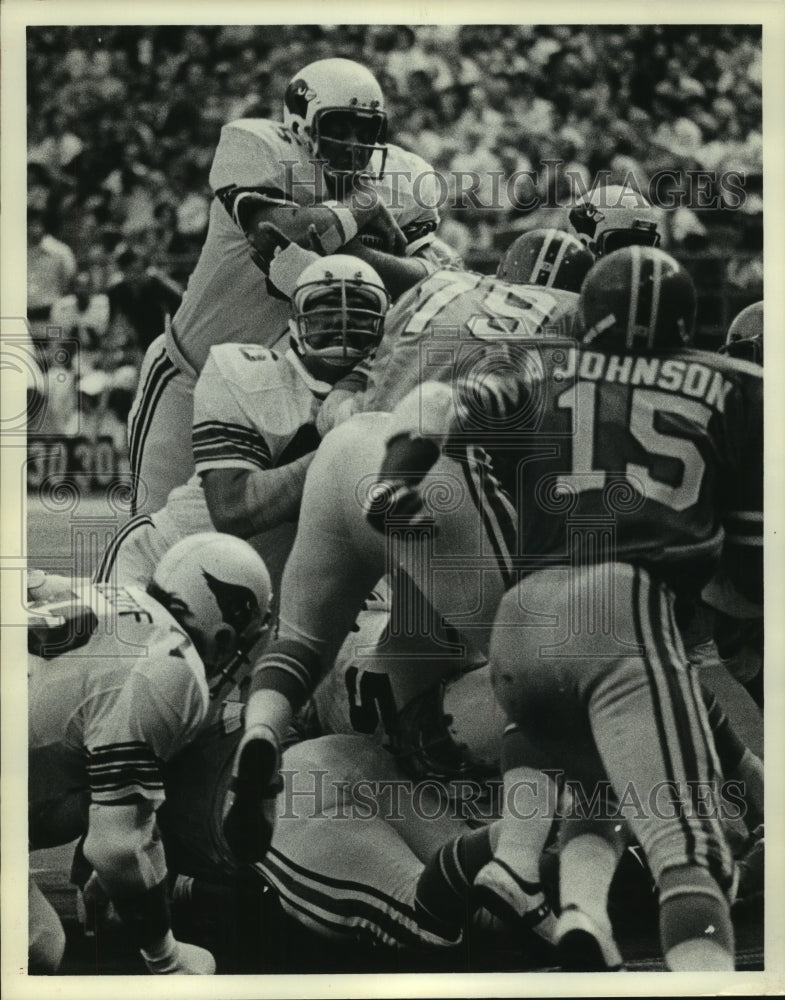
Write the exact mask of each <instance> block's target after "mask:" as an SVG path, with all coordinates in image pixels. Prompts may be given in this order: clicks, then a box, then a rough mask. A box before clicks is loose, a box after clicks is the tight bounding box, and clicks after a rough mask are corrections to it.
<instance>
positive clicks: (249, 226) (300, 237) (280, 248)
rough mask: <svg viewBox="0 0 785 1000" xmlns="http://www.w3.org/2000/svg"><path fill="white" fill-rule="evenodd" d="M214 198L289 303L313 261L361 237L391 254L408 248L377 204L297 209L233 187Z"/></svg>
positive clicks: (269, 195) (326, 204) (260, 193)
mask: <svg viewBox="0 0 785 1000" xmlns="http://www.w3.org/2000/svg"><path fill="white" fill-rule="evenodd" d="M216 196H217V197H218V199H219V200H220V201H221V203H222V204H223V206H224V208H225V209H226V210H227V212H229V214H230V215H231V217H232V219H233V220H234V222H235V223H236V224H237V225H238V226H239V228H240V229H242V231H243V233H244V234H245V237H246V239H247V240H248V243H249V245H250V249H251V256H252V258H253V260H254V261H255V263H256V264H257V265H258V266H259V268H260V269H261V270H262V271H263V272H264V273H265V274H266V275H267V277H268V278H269V279H270V281H271V282H272V284H273V285H274V286H275V287H276V288H277V289H278V290H279V291H280V292H282V293H283V294H284V295H286V296H287V297H290V296H291V294H292V292H293V291H294V287H295V284H296V282H297V278H298V277H299V276H300V274H301V272H302V271H303V270H304V269H305V268H306V267H307V266H308V265H309V264H310V263H312V261H314V260H316V259H317V258H318V257H319V256H325V255H327V254H332V253H337V252H338V251H339V250H341V249H342V248H343V247H346V246H347V245H350V246H355V244H356V243H357V242H358V241H357V240H356V237H357V235H358V233H360V232H363V231H368V232H369V233H373V234H374V238H375V239H378V240H379V241H380V242H381V244H382V245H383V246H385V247H387V248H389V249H390V250H391V251H392V252H393V253H402V252H403V251H404V249H405V247H406V238H405V236H404V235H403V233H402V232H401V230H400V228H399V227H398V224H397V223H396V222H395V220H394V219H393V217H392V215H391V214H390V212H389V211H388V210H387V209H386V208H385V206H384V205H383V204H382V203H381V201H379V200H378V199H373V200H372V201H371V204H369V205H368V206H365V205H357V204H352V203H348V202H342V201H326V202H322V203H320V204H317V205H297V204H296V203H295V202H292V201H289V200H286V199H285V198H284V197H280V198H278V199H274V193H271V192H265V191H258V190H255V191H254V190H243V189H240V188H238V187H236V186H234V185H232V186H230V187H228V188H224V189H222V190H220V191H218V192H216ZM347 252H350V251H347ZM351 252H353V251H351ZM381 277H382V278H384V275H381ZM417 280H419V279H417Z"/></svg>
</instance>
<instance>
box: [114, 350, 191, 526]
mask: <svg viewBox="0 0 785 1000" xmlns="http://www.w3.org/2000/svg"><path fill="white" fill-rule="evenodd" d="M194 384H195V381H194V379H193V377H192V376H191V375H188V374H186V373H184V372H182V371H180V369H179V368H178V367H177V366H176V365H175V364H174V362H173V361H172V359H171V358H170V357H169V354H168V353H167V350H166V346H165V342H164V336H163V334H162V335H161V336H160V337H158V338H156V340H154V341H153V342H152V344H151V345H150V346H149V348H148V349H147V353H146V354H145V357H144V361H143V362H142V370H141V372H140V374H139V386H138V388H137V391H136V398H135V399H134V402H133V405H132V407H131V411H130V413H129V415H128V457H129V462H130V465H131V475H132V477H133V485H134V500H133V504H132V512H133V513H135V514H141V513H152V512H153V511H155V510H160V508H161V507H163V506H164V504H165V503H166V498H167V497H168V495H169V493H170V492H171V490H173V489H174V487H175V486H179V485H181V484H182V483H184V482H186V481H187V480H188V479H189V478H190V476H191V475H193V471H194V460H193V452H192V448H191V425H192V423H193V390H194Z"/></svg>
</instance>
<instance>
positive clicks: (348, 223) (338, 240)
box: [319, 201, 358, 254]
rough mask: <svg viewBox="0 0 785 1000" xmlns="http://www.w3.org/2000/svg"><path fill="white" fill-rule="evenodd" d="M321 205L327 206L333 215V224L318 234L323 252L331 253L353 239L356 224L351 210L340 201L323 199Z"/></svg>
mask: <svg viewBox="0 0 785 1000" xmlns="http://www.w3.org/2000/svg"><path fill="white" fill-rule="evenodd" d="M323 205H324V207H325V208H329V209H330V211H331V212H332V213H333V215H334V216H335V224H334V225H331V226H330V228H329V229H327V230H326V231H325V232H324V233H320V235H319V240H320V242H321V244H322V247H323V248H324V252H325V254H331V253H335V251H336V250H338V249H339V248H340V247H342V246H343V245H344V244H345V243H348V242H349V240H351V239H354V237H355V236H356V235H357V232H358V226H357V220H356V219H355V217H354V213H353V212H352V210H351V209H350V208H347V207H346V205H343V204H342V203H341V202H340V201H325V202H323Z"/></svg>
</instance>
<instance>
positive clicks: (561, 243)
mask: <svg viewBox="0 0 785 1000" xmlns="http://www.w3.org/2000/svg"><path fill="white" fill-rule="evenodd" d="M552 232H554V234H555V238H554V244H555V245H556V246H557V247H558V248H559V249H558V253H557V254H556V256H555V257H554V259H553V261H552V263H551V273H550V275H549V277H548V281H547V282H546V284H545V287H546V288H550V286H551V285H552V284H553V283H554V281H555V280H556V276H557V275H558V273H559V268H560V267H561V262H562V261H563V260H564V255H565V254H566V253H567V245H568V241H567V240H566V239H564V234H563V233H559V231H558V230H552Z"/></svg>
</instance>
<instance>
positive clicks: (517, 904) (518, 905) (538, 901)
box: [472, 858, 556, 944]
mask: <svg viewBox="0 0 785 1000" xmlns="http://www.w3.org/2000/svg"><path fill="white" fill-rule="evenodd" d="M472 896H473V897H474V899H473V902H475V903H476V905H477V906H481V907H484V908H485V909H486V910H488V912H489V913H492V914H493V915H494V916H495V917H497V918H498V919H499V920H501V921H502V923H504V924H506V925H508V926H511V925H515V924H518V925H519V926H521V925H522V926H523V927H526V928H528V929H529V930H532V931H534V933H535V934H537V935H539V936H540V937H541V938H543V939H544V940H545V941H547V942H548V943H549V944H552V943H553V942H554V940H555V932H556V918H555V917H554V915H553V912H552V911H551V908H550V905H549V904H548V902H547V901H546V899H545V893H544V892H543V888H542V885H541V884H540V883H539V882H528V881H527V880H526V879H522V878H521V877H520V876H519V875H517V874H516V873H515V872H514V871H513V870H512V868H510V866H509V865H507V864H505V863H504V862H503V861H500V860H499V859H498V858H493V859H492V860H491V861H489V862H488V864H487V865H485V867H484V868H481V869H480V871H479V872H478V873H477V876H476V878H475V880H474V884H473V886H472Z"/></svg>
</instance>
